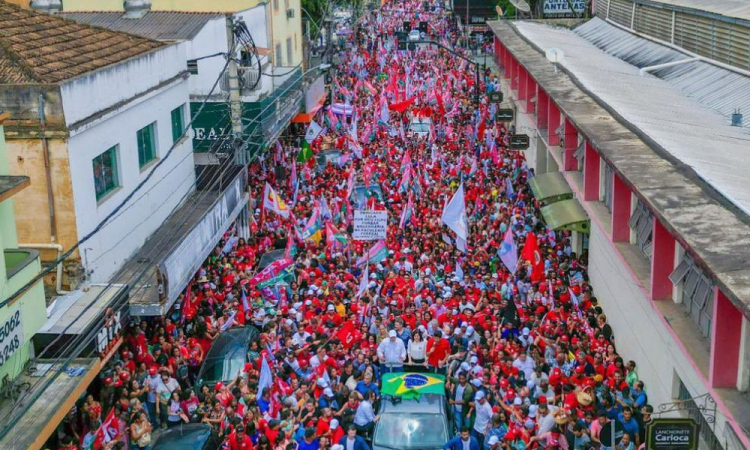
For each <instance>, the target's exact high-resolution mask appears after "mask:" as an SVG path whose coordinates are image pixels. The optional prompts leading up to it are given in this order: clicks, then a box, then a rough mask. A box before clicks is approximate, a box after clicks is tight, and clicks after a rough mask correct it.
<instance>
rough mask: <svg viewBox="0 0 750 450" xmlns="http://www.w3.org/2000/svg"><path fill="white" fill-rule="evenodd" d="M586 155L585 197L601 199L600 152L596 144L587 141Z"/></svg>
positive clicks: (584, 169) (584, 162)
mask: <svg viewBox="0 0 750 450" xmlns="http://www.w3.org/2000/svg"><path fill="white" fill-rule="evenodd" d="M584 145H585V152H586V156H585V157H584V159H583V199H584V200H586V201H597V200H599V162H600V161H601V160H600V158H599V153H597V152H596V150H594V146H592V145H591V143H590V142H589V141H586V143H585V144H584Z"/></svg>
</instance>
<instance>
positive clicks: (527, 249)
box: [521, 232, 544, 281]
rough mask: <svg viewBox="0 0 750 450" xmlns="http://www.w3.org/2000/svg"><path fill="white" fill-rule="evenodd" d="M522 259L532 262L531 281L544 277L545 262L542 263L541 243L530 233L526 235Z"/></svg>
mask: <svg viewBox="0 0 750 450" xmlns="http://www.w3.org/2000/svg"><path fill="white" fill-rule="evenodd" d="M521 258H523V259H525V260H526V261H529V262H531V281H539V280H541V279H542V277H543V276H544V261H542V252H541V251H540V250H539V242H537V239H536V235H535V234H534V233H531V232H530V233H528V234H527V235H526V243H525V244H524V246H523V251H522V252H521Z"/></svg>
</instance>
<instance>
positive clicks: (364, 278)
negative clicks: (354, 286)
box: [357, 266, 370, 298]
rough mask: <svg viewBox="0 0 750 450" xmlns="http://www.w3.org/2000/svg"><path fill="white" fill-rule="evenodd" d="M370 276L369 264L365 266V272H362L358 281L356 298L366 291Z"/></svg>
mask: <svg viewBox="0 0 750 450" xmlns="http://www.w3.org/2000/svg"><path fill="white" fill-rule="evenodd" d="M369 278H370V266H365V272H364V273H363V274H362V281H360V282H359V290H358V291H357V298H360V297H362V294H364V293H365V291H367V284H368V283H369Z"/></svg>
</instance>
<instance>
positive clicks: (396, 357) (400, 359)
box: [378, 330, 406, 373]
mask: <svg viewBox="0 0 750 450" xmlns="http://www.w3.org/2000/svg"><path fill="white" fill-rule="evenodd" d="M378 359H380V365H381V366H382V367H381V372H382V373H388V372H402V371H403V369H404V361H405V360H406V347H404V341H402V340H401V339H399V338H398V335H397V334H396V330H391V331H389V332H388V339H384V340H383V341H381V342H380V345H378Z"/></svg>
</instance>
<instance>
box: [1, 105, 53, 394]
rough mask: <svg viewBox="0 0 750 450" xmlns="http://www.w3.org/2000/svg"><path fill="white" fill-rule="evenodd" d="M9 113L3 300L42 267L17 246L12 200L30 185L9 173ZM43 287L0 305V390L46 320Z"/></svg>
mask: <svg viewBox="0 0 750 450" xmlns="http://www.w3.org/2000/svg"><path fill="white" fill-rule="evenodd" d="M7 119H8V113H5V112H3V111H0V248H2V250H3V256H4V257H3V258H2V259H0V292H2V297H3V299H6V298H8V297H9V296H10V295H11V294H13V293H15V292H16V291H17V290H19V289H21V288H22V287H23V286H24V285H26V284H27V283H28V282H30V281H31V279H32V278H33V277H34V276H35V275H36V274H37V273H39V271H40V270H41V264H40V262H39V252H37V251H36V250H34V249H24V248H19V245H18V235H17V232H16V221H15V213H14V211H13V199H12V198H11V197H13V196H15V195H16V194H17V193H19V192H21V191H22V190H23V189H25V188H27V187H28V186H29V178H28V177H26V176H11V175H10V169H9V164H8V154H7V151H6V150H7V149H6V146H5V134H4V130H3V123H4V122H5V121H6V120H7ZM45 307H46V304H45V300H44V286H43V284H42V282H41V281H40V282H37V283H36V284H34V285H32V287H31V288H30V289H29V290H27V291H26V292H25V293H23V294H22V295H21V296H20V297H19V298H17V299H16V300H14V301H12V302H9V303H8V304H5V305H3V306H0V327H2V328H3V329H4V330H6V329H7V330H10V333H3V336H2V339H0V390H3V391H5V390H6V389H7V388H9V386H10V384H9V383H10V382H11V381H12V380H14V379H15V378H16V377H17V376H18V375H19V374H20V373H21V371H23V370H24V368H25V365H26V362H27V361H28V360H29V358H30V356H31V355H32V352H33V351H32V348H31V344H30V341H31V338H32V337H33V336H34V334H35V333H36V332H37V330H39V328H40V327H41V326H42V325H43V324H44V320H45V317H46V315H45Z"/></svg>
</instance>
